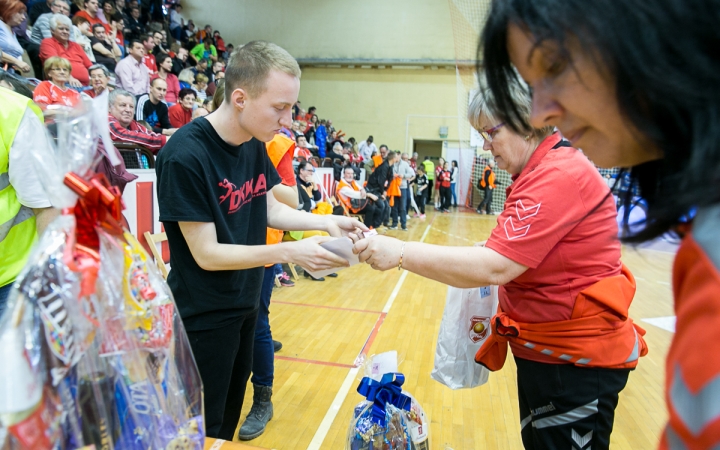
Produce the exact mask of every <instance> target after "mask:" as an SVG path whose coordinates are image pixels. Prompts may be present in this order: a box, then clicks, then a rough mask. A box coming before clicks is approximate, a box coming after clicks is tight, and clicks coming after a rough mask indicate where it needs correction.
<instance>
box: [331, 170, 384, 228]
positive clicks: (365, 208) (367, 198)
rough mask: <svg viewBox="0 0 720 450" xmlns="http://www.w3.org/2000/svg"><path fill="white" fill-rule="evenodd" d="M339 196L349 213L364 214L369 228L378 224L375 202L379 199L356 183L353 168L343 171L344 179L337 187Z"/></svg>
mask: <svg viewBox="0 0 720 450" xmlns="http://www.w3.org/2000/svg"><path fill="white" fill-rule="evenodd" d="M337 196H338V200H340V201H341V202H342V204H343V205H344V206H345V208H346V209H347V210H348V212H350V213H352V214H364V215H365V220H364V222H365V224H366V225H367V226H368V227H373V226H374V224H375V223H376V222H377V220H376V219H377V218H376V216H375V212H376V209H377V208H376V207H375V202H376V201H378V199H379V197H378V196H377V195H375V194H373V193H370V192H367V191H366V190H365V188H362V187H360V186H359V185H358V184H357V183H356V182H355V171H354V170H353V168H352V167H346V168H344V169H343V177H342V179H341V180H340V182H339V183H338V185H337Z"/></svg>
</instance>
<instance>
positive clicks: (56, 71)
mask: <svg viewBox="0 0 720 450" xmlns="http://www.w3.org/2000/svg"><path fill="white" fill-rule="evenodd" d="M43 69H44V72H45V78H47V80H46V81H42V82H41V83H40V84H38V85H37V87H36V88H35V91H34V92H33V100H34V101H35V103H37V104H39V105H40V106H41V107H42V108H43V109H45V107H46V106H48V105H63V106H75V105H76V104H78V102H80V93H78V91H76V90H75V89H72V88H70V87H69V86H68V85H67V83H68V79H69V78H70V71H71V70H72V67H71V66H70V61H68V60H67V59H65V58H60V57H58V56H53V57H51V58H48V59H47V60H45V64H44V67H43Z"/></svg>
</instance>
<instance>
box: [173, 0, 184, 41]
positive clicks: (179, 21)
mask: <svg viewBox="0 0 720 450" xmlns="http://www.w3.org/2000/svg"><path fill="white" fill-rule="evenodd" d="M184 26H185V18H184V17H183V16H182V5H179V4H176V5H171V6H170V34H172V36H173V37H174V38H175V39H176V40H178V41H182V40H184V39H183V37H184V36H183V32H182V29H183V27H184Z"/></svg>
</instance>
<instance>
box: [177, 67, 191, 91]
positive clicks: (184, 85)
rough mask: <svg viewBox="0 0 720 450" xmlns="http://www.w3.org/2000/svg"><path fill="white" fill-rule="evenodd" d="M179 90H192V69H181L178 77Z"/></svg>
mask: <svg viewBox="0 0 720 450" xmlns="http://www.w3.org/2000/svg"><path fill="white" fill-rule="evenodd" d="M178 81H179V82H180V89H192V86H193V84H194V83H195V72H193V70H192V69H183V70H182V71H180V74H179V75H178Z"/></svg>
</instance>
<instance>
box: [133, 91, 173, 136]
mask: <svg viewBox="0 0 720 450" xmlns="http://www.w3.org/2000/svg"><path fill="white" fill-rule="evenodd" d="M135 120H144V121H145V122H147V123H148V125H150V127H151V128H152V130H153V131H154V132H156V133H160V134H162V130H167V129H170V128H172V127H173V126H172V125H171V124H170V118H169V117H168V106H167V104H166V103H165V102H158V103H157V105H156V104H154V103H153V102H151V101H150V94H141V95H138V96H137V100H136V102H135Z"/></svg>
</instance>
